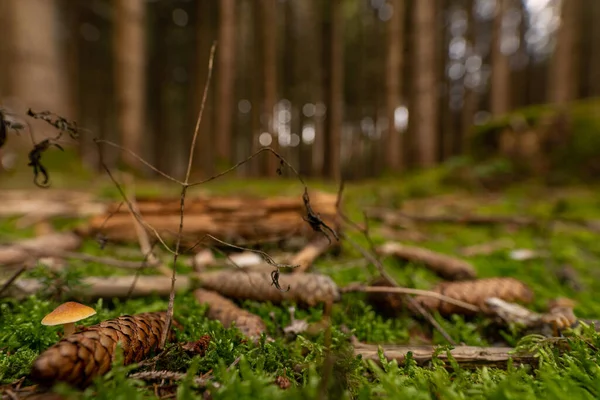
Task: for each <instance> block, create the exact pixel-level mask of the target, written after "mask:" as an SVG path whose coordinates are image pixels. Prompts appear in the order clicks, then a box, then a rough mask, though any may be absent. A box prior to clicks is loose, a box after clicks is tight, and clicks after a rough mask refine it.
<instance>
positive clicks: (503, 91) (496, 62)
mask: <svg viewBox="0 0 600 400" xmlns="http://www.w3.org/2000/svg"><path fill="white" fill-rule="evenodd" d="M509 6H510V4H509V0H498V2H496V15H495V16H494V22H493V32H492V77H491V99H490V100H491V107H490V108H491V112H492V115H493V116H498V115H503V114H506V113H507V112H508V111H510V96H511V94H510V66H509V64H508V57H507V56H506V55H505V54H504V53H503V52H502V35H503V20H504V18H505V16H506V11H507V10H508V7H509Z"/></svg>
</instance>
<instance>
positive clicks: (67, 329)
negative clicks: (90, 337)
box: [64, 322, 75, 336]
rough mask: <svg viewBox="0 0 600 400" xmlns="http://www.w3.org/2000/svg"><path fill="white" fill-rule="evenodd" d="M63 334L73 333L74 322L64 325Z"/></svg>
mask: <svg viewBox="0 0 600 400" xmlns="http://www.w3.org/2000/svg"><path fill="white" fill-rule="evenodd" d="M64 329H65V334H64V336H69V335H70V334H72V333H75V322H70V323H68V324H65V325H64Z"/></svg>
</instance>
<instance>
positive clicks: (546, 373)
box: [0, 174, 600, 400]
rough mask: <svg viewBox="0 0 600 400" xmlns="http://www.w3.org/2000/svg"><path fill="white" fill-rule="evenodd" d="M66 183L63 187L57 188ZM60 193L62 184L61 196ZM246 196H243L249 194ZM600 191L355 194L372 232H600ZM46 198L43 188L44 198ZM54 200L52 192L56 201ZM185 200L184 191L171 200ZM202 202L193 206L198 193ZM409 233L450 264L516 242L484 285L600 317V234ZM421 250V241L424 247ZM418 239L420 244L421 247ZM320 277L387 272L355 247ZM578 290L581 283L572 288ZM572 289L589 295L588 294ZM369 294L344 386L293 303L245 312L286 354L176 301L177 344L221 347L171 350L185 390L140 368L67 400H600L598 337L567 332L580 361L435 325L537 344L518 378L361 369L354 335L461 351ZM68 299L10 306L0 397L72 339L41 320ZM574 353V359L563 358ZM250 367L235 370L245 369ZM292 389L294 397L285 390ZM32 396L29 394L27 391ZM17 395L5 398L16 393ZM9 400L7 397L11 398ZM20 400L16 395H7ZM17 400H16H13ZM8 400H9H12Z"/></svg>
mask: <svg viewBox="0 0 600 400" xmlns="http://www.w3.org/2000/svg"><path fill="white" fill-rule="evenodd" d="M55 182H59V183H60V180H59V179H58V178H57V180H55ZM105 183H106V182H104V181H102V180H99V181H98V184H94V185H92V186H93V188H92V189H91V190H95V191H96V192H97V193H98V194H99V196H102V197H112V198H116V191H115V190H114V188H113V187H111V186H110V185H108V184H105ZM58 186H60V184H55V187H58ZM136 186H137V190H138V191H139V192H144V193H146V194H158V193H160V192H162V193H165V192H164V191H163V190H162V189H158V187H157V186H156V185H155V184H147V185H144V184H142V183H139V184H138V185H136ZM308 186H309V187H310V188H311V189H324V190H328V191H331V192H333V193H335V192H336V191H337V187H335V185H327V184H324V183H310V182H309V184H308ZM201 188H202V189H201V190H203V191H208V192H213V193H220V194H221V193H227V194H236V193H239V192H240V191H243V192H252V193H254V194H260V195H263V196H268V195H273V194H290V195H298V196H301V195H302V187H301V186H299V185H298V184H297V182H295V181H286V180H280V181H273V182H266V183H265V182H261V181H256V182H253V181H244V182H243V185H242V184H240V182H238V181H235V180H232V179H227V178H225V179H224V180H223V181H218V182H215V183H214V184H210V185H205V186H202V187H201ZM240 188H242V189H240ZM597 189H598V188H595V187H583V186H578V187H563V188H545V187H542V186H540V185H537V184H535V183H528V184H519V185H518V186H512V187H509V188H507V189H506V190H503V191H501V192H496V193H489V192H481V191H471V190H468V189H465V188H454V187H446V186H444V185H441V184H439V181H438V180H436V179H434V178H431V174H430V175H427V174H425V175H421V176H415V177H412V178H407V179H391V178H390V179H382V180H379V181H373V182H367V183H361V184H349V185H348V186H347V190H346V195H345V205H344V207H345V209H346V212H347V214H348V215H349V216H350V217H351V218H353V219H354V220H355V221H357V222H362V210H363V209H364V208H365V207H368V206H381V207H387V208H394V207H396V208H397V207H400V206H402V205H403V204H404V203H406V204H410V206H411V207H412V210H413V211H414V212H421V211H422V212H428V211H431V210H432V209H436V208H437V209H440V208H443V209H444V210H446V211H447V212H448V213H453V212H454V213H458V212H471V213H480V214H494V215H507V214H509V215H520V216H530V217H535V218H537V219H539V220H540V221H548V220H551V219H552V218H554V217H556V214H557V213H558V212H560V215H561V216H563V217H573V218H583V219H586V220H590V221H591V220H600V191H598V190H597ZM35 190H43V189H36V188H33V187H32V193H33V194H32V195H35V194H34V193H35ZM50 190H53V189H50ZM169 190H171V192H170V193H169V194H175V195H176V193H177V187H175V188H171V189H169ZM192 194H193V193H192ZM78 222H79V221H73V220H66V219H60V220H55V221H52V223H53V225H54V227H55V228H56V229H57V230H61V229H67V228H70V227H72V226H75V225H76V224H77V223H78ZM370 230H371V235H372V237H373V239H374V241H375V242H376V243H377V244H379V243H383V242H384V241H387V240H396V238H394V237H393V236H391V235H392V233H393V232H390V231H389V230H387V231H382V230H381V224H380V223H377V222H374V221H373V222H372V223H371V225H370ZM348 234H350V235H351V237H352V238H354V239H355V240H356V241H357V242H359V243H362V244H363V245H366V240H365V238H364V237H362V235H361V234H360V233H356V232H352V231H350V230H348ZM396 234H398V235H399V240H401V241H402V242H403V243H415V244H417V245H419V246H422V247H426V248H429V249H433V250H437V251H440V252H443V253H447V254H452V255H457V254H458V252H459V250H460V249H462V248H464V247H466V246H471V245H476V244H482V243H488V242H491V241H493V240H496V239H501V238H508V239H510V240H512V241H513V246H512V247H511V249H505V250H501V251H498V252H495V253H493V254H490V255H480V256H473V257H466V258H467V259H468V260H469V261H471V262H472V263H473V265H474V266H475V267H476V269H477V273H478V277H481V278H484V277H495V276H507V277H514V278H518V279H520V280H522V281H523V282H525V283H526V284H528V285H529V286H530V287H531V288H532V289H533V291H534V293H535V301H534V303H533V305H531V306H530V307H531V308H532V309H534V310H538V311H541V310H544V309H545V306H546V303H547V301H548V300H550V299H554V298H556V297H559V296H562V297H568V298H571V299H574V300H575V301H576V302H577V306H576V308H575V313H576V315H577V316H578V317H581V318H590V319H594V318H600V301H599V300H598V299H597V296H598V293H600V240H599V238H600V233H598V232H594V230H590V229H586V228H582V227H574V226H571V225H569V226H561V225H556V226H555V227H554V228H553V229H552V230H548V229H533V228H514V227H507V226H503V225H493V226H492V225H490V226H486V225H484V226H467V225H461V224H455V223H454V224H442V223H439V224H433V223H427V224H420V225H419V226H418V235H413V236H414V237H410V235H407V234H406V232H402V230H400V229H398V230H397V231H396ZM31 235H33V232H32V231H31V230H29V229H26V230H19V229H17V228H16V218H15V219H8V220H4V221H1V223H0V240H1V241H2V242H4V243H5V242H8V241H11V240H15V239H18V238H21V237H27V236H31ZM411 239H412V241H411ZM415 239H418V242H415V241H414V240H415ZM515 249H530V250H534V251H535V253H536V254H537V255H538V256H536V257H534V258H532V259H529V260H516V259H513V258H511V257H510V250H515ZM82 251H84V252H88V253H90V254H96V255H112V256H115V257H121V256H122V251H121V253H119V252H118V251H119V249H118V248H116V247H114V246H108V247H107V248H105V249H104V250H101V249H100V248H99V246H98V244H97V243H96V242H93V241H90V242H88V243H85V244H84V246H83V249H82ZM383 262H384V265H385V267H386V269H387V272H388V273H389V274H391V275H392V276H393V277H394V278H395V279H396V280H397V281H398V283H399V284H400V285H402V286H405V287H414V288H419V289H429V288H431V287H432V286H433V285H434V284H436V283H437V282H439V281H440V278H439V277H437V276H435V275H434V274H433V273H432V272H430V271H428V270H427V269H425V268H423V266H421V265H416V264H410V263H403V262H400V261H398V260H396V259H394V258H392V257H388V258H385V259H383ZM565 266H569V267H570V268H572V270H573V271H575V275H576V276H575V277H571V278H572V279H571V280H570V281H569V280H568V279H567V280H565V279H563V278H564V277H561V273H560V271H562V270H563V269H564V267H565ZM178 270H179V271H180V272H186V271H189V270H190V268H189V267H187V266H185V259H184V260H182V262H181V264H180V265H178ZM313 270H314V271H317V272H321V273H324V274H327V275H329V276H331V277H332V278H333V279H334V280H335V282H336V283H337V284H338V285H340V286H344V285H346V284H348V283H350V282H356V281H362V282H367V281H369V279H371V277H372V274H373V273H374V272H375V269H374V268H373V267H372V266H370V265H369V264H368V263H367V262H365V260H364V258H363V257H362V255H361V254H360V253H359V252H358V251H357V250H356V249H355V248H354V247H352V246H350V245H349V244H348V243H344V242H343V243H342V251H341V254H340V255H339V256H334V255H326V256H324V257H321V258H319V259H318V260H317V262H316V264H315V265H314V267H313ZM124 273H126V272H124V271H122V270H118V269H113V268H110V267H107V266H104V265H98V264H94V263H89V262H82V261H72V262H70V264H69V266H68V268H67V269H65V271H64V272H61V273H59V275H53V274H51V273H49V272H48V270H47V269H46V268H44V267H42V266H40V267H38V268H36V269H34V270H32V271H29V272H27V273H26V274H25V275H24V277H38V278H41V279H46V280H47V281H48V284H49V285H51V284H52V283H53V282H56V280H57V279H60V280H63V281H64V283H65V284H67V285H76V284H77V281H78V279H79V278H80V277H82V276H88V275H95V276H101V275H116V274H124ZM573 279H575V280H577V281H578V282H573ZM573 283H576V284H575V285H574V284H573ZM365 299H366V297H365V295H364V294H361V293H348V294H344V295H343V296H342V300H341V301H340V302H339V303H337V304H335V305H334V307H333V310H332V322H333V329H332V332H331V335H332V336H331V343H332V350H333V354H334V358H333V367H332V369H331V371H332V373H331V374H326V373H323V371H325V370H326V369H327V366H326V363H325V356H326V354H327V353H326V348H325V345H324V343H325V333H324V332H323V331H322V330H319V329H315V330H308V331H306V332H303V333H301V334H300V335H298V336H289V335H285V334H284V333H283V328H284V327H286V326H287V325H289V323H290V320H291V317H290V312H289V310H288V309H289V307H290V306H292V304H283V305H272V304H266V303H259V302H254V301H244V302H241V303H240V304H241V306H242V307H243V308H245V309H247V310H249V311H251V312H253V313H256V314H257V315H259V316H261V317H262V319H263V321H264V322H265V324H266V325H267V328H268V334H269V336H270V337H272V338H273V339H274V341H267V340H261V341H259V342H258V343H257V344H253V343H252V342H250V341H247V340H244V339H243V337H242V336H241V335H240V333H239V332H238V331H237V330H236V329H235V328H231V329H224V328H223V327H222V325H221V324H220V323H219V322H216V321H212V320H209V319H207V318H206V317H205V313H206V308H205V307H204V306H200V305H198V304H197V303H196V301H195V300H194V297H193V296H192V294H191V293H184V294H181V295H178V296H177V297H176V301H175V318H176V320H177V321H178V322H179V323H181V325H182V326H183V327H184V329H183V331H178V333H177V335H178V339H179V341H180V342H187V341H195V340H198V339H199V338H201V337H203V336H205V335H208V337H210V343H209V345H208V350H207V351H206V353H205V354H204V355H203V356H202V357H200V356H197V357H190V356H188V355H186V354H185V353H182V352H178V351H172V354H170V355H169V356H167V357H163V358H162V359H161V360H160V361H159V365H157V369H166V370H171V371H176V372H183V373H187V374H188V377H189V379H184V380H183V381H181V382H179V385H178V387H175V386H173V385H171V384H170V383H166V384H164V385H162V386H161V382H160V381H158V382H154V383H149V384H148V383H145V382H142V381H138V380H134V379H130V378H128V377H127V375H128V374H129V373H130V372H131V371H132V370H134V369H135V366H127V367H123V366H118V365H115V367H114V368H113V370H112V371H111V372H110V373H109V374H108V375H106V376H104V377H101V378H99V379H98V380H96V381H95V383H94V384H93V385H92V386H91V387H89V388H88V389H86V390H85V391H84V392H78V391H75V390H74V389H70V388H68V387H66V386H60V385H59V386H58V387H56V388H55V389H54V390H55V391H56V392H58V393H62V394H65V395H69V396H73V398H99V399H111V400H116V399H127V400H134V399H141V398H155V397H156V396H157V395H158V396H163V397H166V398H168V397H171V398H174V397H175V396H176V397H177V398H194V397H195V398H202V396H208V393H210V397H205V398H214V399H270V398H282V399H283V398H285V399H288V400H291V399H296V398H297V399H312V398H333V399H338V398H360V399H368V398H394V399H400V398H410V399H442V398H443V399H464V398H470V399H483V398H486V399H487V398H491V399H509V398H510V399H534V398H545V399H566V398H572V399H584V398H585V399H588V398H589V399H592V398H599V397H600V336H599V335H598V334H596V333H595V332H594V331H593V330H592V329H586V328H585V327H582V328H578V329H577V330H575V331H566V332H564V336H565V338H564V339H561V340H564V341H566V342H568V346H567V347H568V351H566V352H561V354H559V352H558V350H557V349H556V348H557V346H555V342H553V341H548V340H540V339H539V338H532V337H525V338H524V335H523V333H522V332H520V331H519V330H518V329H513V328H510V327H507V328H506V329H503V330H501V331H495V332H490V321H488V320H487V319H486V318H484V317H476V318H464V317H462V316H459V315H455V316H452V317H451V318H442V317H440V316H439V315H435V318H436V320H437V321H438V322H439V323H440V324H441V325H442V326H443V328H444V329H445V330H446V331H447V332H448V333H449V334H450V336H452V338H453V339H454V340H455V341H456V342H458V343H464V344H467V345H474V346H489V345H493V344H495V343H497V342H498V341H503V342H504V343H505V344H506V345H509V346H518V345H524V346H527V347H528V348H529V349H530V350H533V351H535V352H536V354H537V355H538V357H539V361H540V362H539V366H538V367H537V368H533V367H530V366H523V367H516V366H512V365H511V364H510V363H509V365H508V368H507V369H495V368H492V367H485V366H484V367H481V368H478V369H476V370H466V369H462V368H460V367H458V366H456V365H454V368H444V367H443V366H442V363H441V362H439V361H437V360H435V359H434V360H433V362H432V363H431V366H430V367H426V368H422V367H417V366H416V365H415V364H414V363H413V362H410V361H408V362H406V363H405V365H397V364H396V363H395V362H385V361H384V362H383V366H378V365H375V364H374V363H372V362H365V361H363V360H361V359H360V358H355V357H354V356H353V353H352V348H351V346H350V340H349V338H350V336H351V335H354V336H355V337H356V338H357V339H358V340H360V341H361V342H366V343H375V344H409V343H410V344H419V343H433V344H437V345H440V351H441V352H444V351H445V350H446V349H448V348H449V347H448V345H447V343H446V342H445V340H444V339H443V337H442V336H441V335H440V334H439V333H438V332H437V331H435V330H433V329H432V328H431V325H430V324H429V323H428V322H427V321H425V320H423V319H420V318H416V317H414V316H412V315H410V314H409V313H408V312H406V313H405V314H403V315H401V316H400V317H397V318H388V317H384V316H383V315H382V313H381V310H376V309H374V308H373V307H372V306H370V305H369V304H368V303H367V302H366V301H365ZM60 300H61V299H60V298H59V297H58V298H57V297H56V296H55V297H52V298H48V297H45V295H44V294H43V293H40V294H39V295H37V296H35V297H30V298H28V299H27V300H25V301H13V300H9V299H2V300H0V384H2V385H8V384H10V383H13V382H15V381H16V380H18V379H20V378H22V377H24V376H26V375H27V373H28V371H29V368H30V366H31V363H32V361H33V360H34V359H35V357H36V356H37V355H38V354H39V353H40V352H41V351H43V350H44V349H46V348H47V347H49V346H51V345H52V344H54V343H55V342H56V341H57V340H58V339H59V334H60V332H61V330H60V329H59V328H56V327H44V326H41V325H40V323H39V322H40V320H41V319H42V318H43V316H44V315H45V314H47V313H48V312H50V311H51V310H52V309H53V308H54V307H56V306H57V305H58V304H60ZM167 302H168V299H166V298H158V297H148V298H143V299H135V300H129V301H119V300H114V301H113V300H111V299H105V300H103V301H98V302H97V303H96V304H90V306H92V307H94V308H95V309H96V310H97V315H95V316H93V317H92V318H89V319H87V320H86V321H85V322H84V325H91V324H96V323H98V322H100V321H102V320H105V319H108V318H114V317H117V316H119V315H122V314H132V313H140V312H146V311H158V310H165V309H166V307H167ZM323 311H324V310H323V308H322V307H314V308H310V309H303V308H299V309H297V310H296V314H295V317H296V318H297V319H306V320H307V322H309V323H313V322H314V323H317V322H318V321H320V320H321V317H322V315H323ZM562 348H563V349H564V346H562ZM236 360H238V361H239V362H237V363H235V365H232V364H234V361H236ZM194 375H204V376H210V377H211V381H210V383H208V384H207V385H206V386H205V387H202V388H198V387H196V386H195V385H194V384H193V381H192V379H191V378H192V377H193V376H194ZM287 381H289V387H288V388H285V389H282V387H285V386H286V382H287ZM28 384H30V382H28V381H24V382H23V383H22V386H27V385H28ZM8 388H10V386H5V387H4V389H5V390H6V389H8ZM6 393H8V392H6ZM4 396H8V394H4ZM3 398H4V397H3ZM7 398H8V397H7Z"/></svg>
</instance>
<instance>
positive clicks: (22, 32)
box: [0, 0, 72, 146]
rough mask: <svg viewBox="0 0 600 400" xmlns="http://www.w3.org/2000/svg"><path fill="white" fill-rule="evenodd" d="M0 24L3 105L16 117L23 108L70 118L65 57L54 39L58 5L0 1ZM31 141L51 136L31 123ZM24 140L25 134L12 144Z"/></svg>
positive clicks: (57, 29) (49, 129)
mask: <svg viewBox="0 0 600 400" xmlns="http://www.w3.org/2000/svg"><path fill="white" fill-rule="evenodd" d="M0 2H1V3H2V12H3V14H4V15H3V17H2V21H3V24H2V26H0V37H1V38H2V41H3V42H4V43H3V44H2V54H1V55H2V58H1V59H0V64H3V67H2V69H3V72H4V74H6V77H5V78H3V80H4V85H3V86H4V87H3V91H4V93H3V95H4V96H5V97H4V101H3V105H4V106H6V107H8V108H10V109H11V110H12V111H14V112H17V113H19V114H21V115H23V114H25V113H26V111H27V109H28V108H32V109H33V110H34V111H40V110H51V111H52V112H55V113H57V114H59V115H61V116H64V117H66V118H72V110H71V102H70V100H69V95H70V90H69V79H68V76H67V71H68V69H67V65H68V62H67V57H66V52H65V48H63V46H61V44H62V42H61V40H60V37H59V32H60V26H59V7H58V5H59V3H58V2H57V1H56V0H18V1H6V0H1V1H0ZM30 123H31V125H32V128H33V130H34V132H35V134H36V140H40V139H41V137H42V136H47V135H55V134H56V131H55V130H54V129H53V128H52V127H49V126H48V124H46V123H44V122H42V121H31V122H30ZM21 141H22V142H23V143H28V146H29V143H30V140H29V138H28V137H27V136H25V135H21V137H20V139H19V136H14V140H13V142H21Z"/></svg>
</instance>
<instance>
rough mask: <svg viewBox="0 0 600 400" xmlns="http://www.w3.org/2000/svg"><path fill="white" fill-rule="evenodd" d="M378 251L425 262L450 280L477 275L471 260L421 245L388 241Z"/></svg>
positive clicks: (470, 277) (428, 266)
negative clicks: (415, 245)
mask: <svg viewBox="0 0 600 400" xmlns="http://www.w3.org/2000/svg"><path fill="white" fill-rule="evenodd" d="M378 252H379V253H381V254H384V255H393V256H396V257H398V258H401V259H403V260H408V261H412V262H418V263H423V264H424V265H425V266H426V267H427V268H429V269H431V270H432V271H433V272H435V273H436V274H438V275H439V276H441V277H442V278H445V279H449V280H461V279H473V278H475V276H476V275H477V273H476V272H475V269H474V268H473V266H472V265H471V264H470V263H469V262H467V261H465V260H461V259H459V258H456V257H451V256H449V255H446V254H441V253H438V252H435V251H432V250H429V249H424V248H421V247H414V246H406V245H403V244H400V243H396V242H388V243H385V244H383V245H382V246H381V247H379V249H378Z"/></svg>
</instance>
